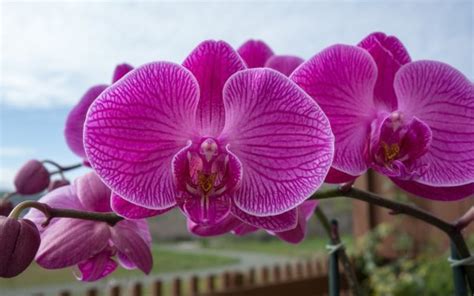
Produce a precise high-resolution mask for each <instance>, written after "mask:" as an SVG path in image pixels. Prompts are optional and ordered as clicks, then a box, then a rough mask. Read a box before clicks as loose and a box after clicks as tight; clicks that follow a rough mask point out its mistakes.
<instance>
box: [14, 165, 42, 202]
mask: <svg viewBox="0 0 474 296" xmlns="http://www.w3.org/2000/svg"><path fill="white" fill-rule="evenodd" d="M14 182H15V189H16V192H17V193H18V194H24V195H28V194H36V193H40V192H41V191H43V190H45V189H46V188H48V185H49V172H48V170H47V169H46V167H45V166H44V165H43V164H42V163H41V162H40V161H38V160H35V159H32V160H29V161H28V162H27V163H25V164H24V165H23V166H22V167H21V169H20V170H19V171H18V173H17V174H16V176H15V181H14Z"/></svg>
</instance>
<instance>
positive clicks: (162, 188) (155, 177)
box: [84, 62, 199, 209]
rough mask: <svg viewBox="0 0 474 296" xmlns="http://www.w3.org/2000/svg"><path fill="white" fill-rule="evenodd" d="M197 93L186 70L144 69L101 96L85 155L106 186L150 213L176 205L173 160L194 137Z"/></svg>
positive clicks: (153, 66) (91, 115)
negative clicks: (172, 172) (145, 208)
mask: <svg viewBox="0 0 474 296" xmlns="http://www.w3.org/2000/svg"><path fill="white" fill-rule="evenodd" d="M198 100H199V87H198V85H197V82H196V80H195V79H194V77H193V76H192V75H191V73H190V72H189V71H188V70H186V69H185V68H183V67H181V66H179V65H176V64H172V63H167V62H156V63H151V64H147V65H144V66H141V67H139V68H137V69H135V70H133V71H132V72H130V73H129V74H128V75H126V76H125V77H124V78H123V79H120V80H119V81H117V82H116V83H115V84H114V85H113V86H112V87H110V88H108V89H107V90H106V91H105V92H103V93H102V95H101V96H99V98H97V100H96V101H95V102H94V104H93V105H92V106H91V108H90V110H89V113H88V116H87V120H86V125H85V133H84V135H85V138H84V143H85V149H86V153H87V156H88V158H89V161H90V163H91V164H92V167H93V168H94V169H95V170H96V172H97V174H98V175H99V176H100V177H101V178H102V180H103V181H104V182H105V183H106V184H107V185H108V186H109V187H110V188H111V189H112V190H113V191H115V192H117V193H118V194H119V195H120V196H122V197H123V198H124V199H126V200H128V201H130V202H132V203H134V204H137V205H140V206H144V207H147V208H152V209H166V208H169V207H171V206H173V205H174V204H175V197H176V196H175V190H174V184H173V178H172V174H171V160H172V158H173V156H174V155H175V154H176V153H177V152H178V151H179V150H180V149H181V148H182V147H184V146H186V143H187V141H188V140H189V139H190V138H191V137H192V130H191V129H192V128H193V126H194V117H195V116H194V115H195V111H196V108H197V103H198Z"/></svg>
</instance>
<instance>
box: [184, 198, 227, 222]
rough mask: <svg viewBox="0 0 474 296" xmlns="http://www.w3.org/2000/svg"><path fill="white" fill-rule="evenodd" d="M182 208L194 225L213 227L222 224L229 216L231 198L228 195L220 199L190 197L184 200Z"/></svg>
mask: <svg viewBox="0 0 474 296" xmlns="http://www.w3.org/2000/svg"><path fill="white" fill-rule="evenodd" d="M180 207H181V209H182V211H183V212H184V213H185V214H186V216H187V217H188V218H189V219H190V220H192V221H193V222H194V223H197V224H203V225H207V226H209V225H213V224H217V223H220V222H221V221H222V220H223V219H224V218H225V217H226V216H228V215H229V212H230V208H231V201H230V198H229V197H228V196H226V195H224V196H218V197H189V198H184V202H183V203H182V204H181V203H180Z"/></svg>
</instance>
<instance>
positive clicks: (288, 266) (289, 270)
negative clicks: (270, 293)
mask: <svg viewBox="0 0 474 296" xmlns="http://www.w3.org/2000/svg"><path fill="white" fill-rule="evenodd" d="M292 278H293V267H292V266H291V264H290V263H287V264H286V265H285V280H287V281H289V280H291V279H292Z"/></svg>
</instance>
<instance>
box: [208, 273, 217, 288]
mask: <svg viewBox="0 0 474 296" xmlns="http://www.w3.org/2000/svg"><path fill="white" fill-rule="evenodd" d="M206 286H207V291H206V292H207V293H212V292H214V291H215V290H216V276H215V275H213V274H210V275H208V276H207V278H206Z"/></svg>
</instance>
